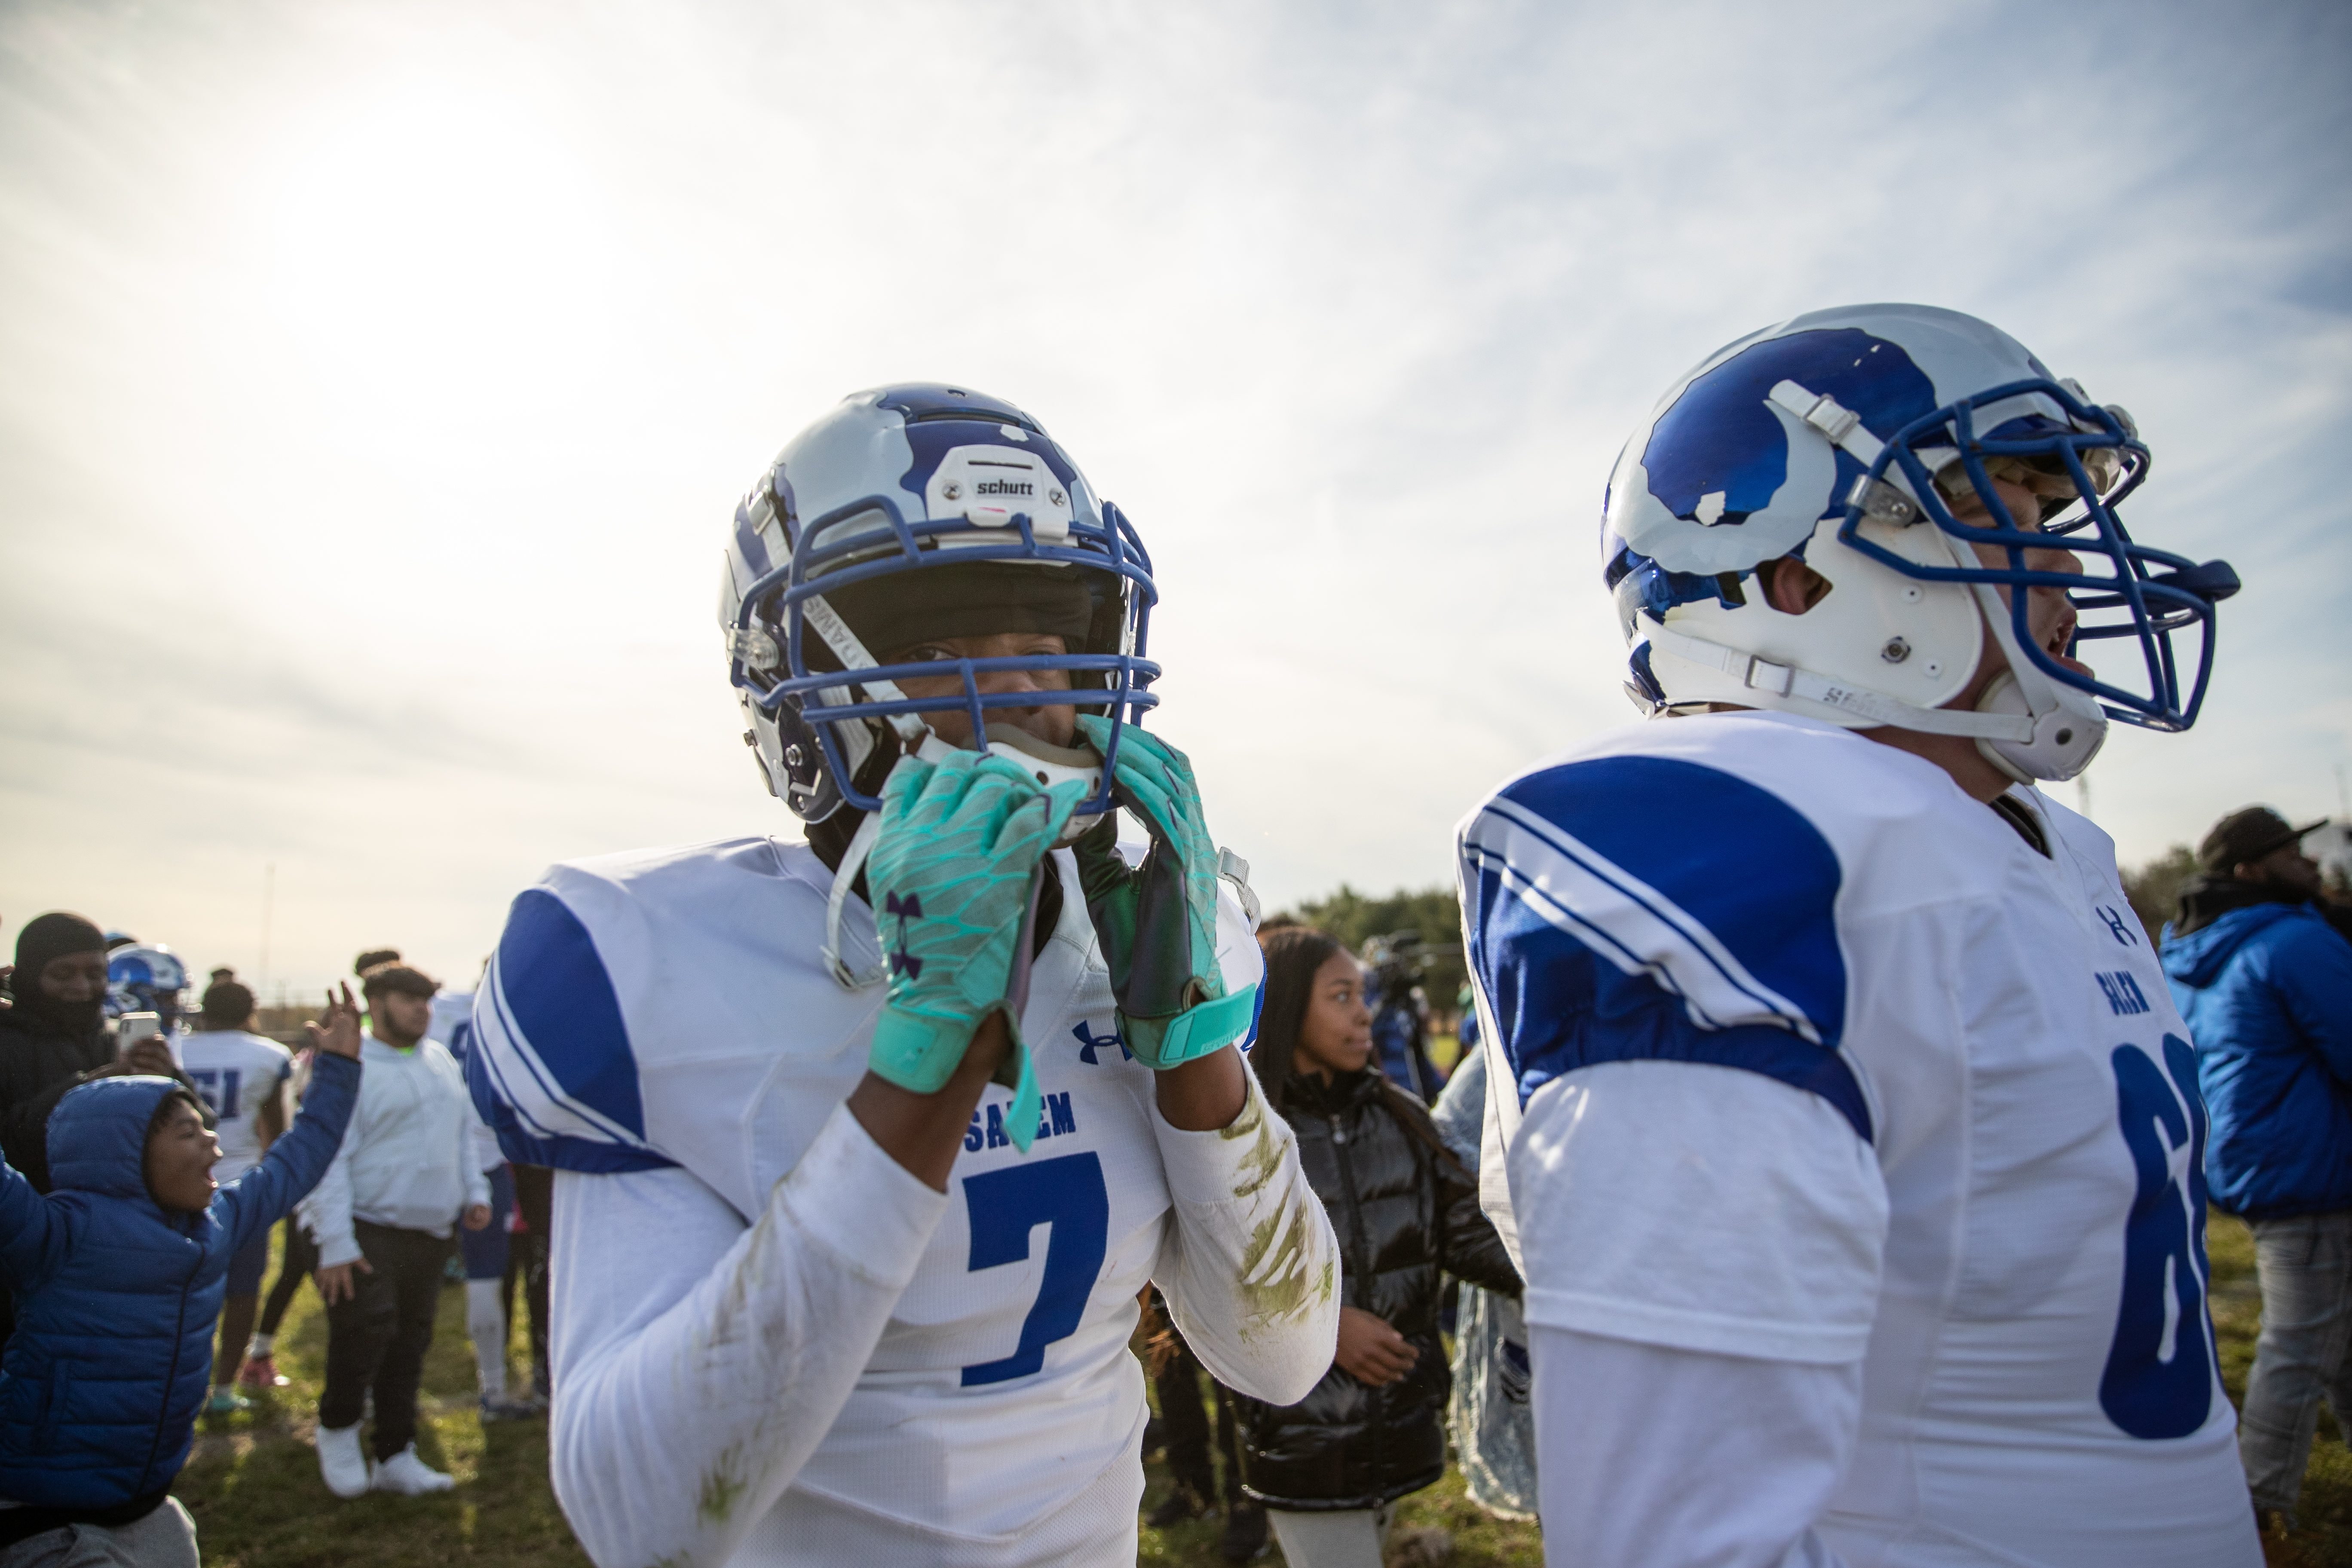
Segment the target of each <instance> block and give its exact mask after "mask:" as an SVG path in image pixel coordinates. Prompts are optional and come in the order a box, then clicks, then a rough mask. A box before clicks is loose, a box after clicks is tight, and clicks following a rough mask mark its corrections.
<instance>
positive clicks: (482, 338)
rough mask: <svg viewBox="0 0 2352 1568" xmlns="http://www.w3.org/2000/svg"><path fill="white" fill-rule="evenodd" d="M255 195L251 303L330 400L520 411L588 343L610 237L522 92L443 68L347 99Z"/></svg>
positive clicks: (403, 407)
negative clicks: (267, 240) (264, 222)
mask: <svg viewBox="0 0 2352 1568" xmlns="http://www.w3.org/2000/svg"><path fill="white" fill-rule="evenodd" d="M270 205H271V208H272V212H271V216H272V219H273V222H272V224H271V226H270V233H271V236H272V250H271V256H270V258H269V260H270V265H269V267H268V277H269V279H270V288H269V298H268V301H267V310H268V313H269V315H271V316H272V317H274V318H275V319H276V320H278V321H279V322H280V323H282V325H283V327H284V328H285V330H286V331H287V332H288V333H289V337H290V338H291V339H292V340H293V346H294V347H295V348H296V350H297V352H298V357H299V359H300V360H302V361H304V362H306V363H308V365H309V366H310V371H311V373H312V374H313V376H314V378H315V379H316V381H317V383H318V384H320V388H321V390H322V391H325V392H327V393H328V394H329V395H331V400H332V401H333V402H334V403H335V404H336V405H339V407H340V411H341V413H342V414H343V415H345V416H352V415H356V416H360V418H361V419H362V422H363V423H364V424H366V425H369V426H377V427H378V428H380V427H381V424H380V422H382V421H386V420H389V419H392V418H394V417H397V418H398V419H399V420H400V421H401V422H402V423H403V425H404V426H408V427H411V428H413V427H414V425H415V421H418V420H420V419H421V420H423V421H425V424H426V425H427V426H430V425H432V424H434V423H436V422H438V421H440V420H446V419H449V418H452V417H455V418H457V419H459V420H461V421H464V422H466V423H468V424H470V423H472V422H473V421H474V420H476V419H477V418H478V417H479V416H483V415H485V414H490V413H498V414H500V415H502V416H517V415H524V416H527V414H528V411H529V410H530V408H532V407H536V406H543V405H544V404H545V402H546V401H547V399H548V398H549V397H550V396H560V395H561V393H562V388H563V387H564V385H565V384H566V383H567V382H569V381H570V380H572V371H574V370H575V369H576V368H578V363H579V362H580V360H581V358H582V357H583V354H584V353H586V352H587V345H588V342H589V341H590V340H591V339H592V338H593V330H591V329H592V328H593V321H594V305H595V301H596V300H597V298H598V295H599V292H600V290H599V288H598V283H597V275H598V273H599V272H600V270H602V268H603V267H604V261H605V258H606V256H607V254H608V252H609V249H610V246H609V243H608V241H607V237H606V236H605V234H604V225H603V224H601V223H600V222H599V218H598V210H599V209H598V203H597V200H596V195H595V191H594V188H593V184H592V182H591V181H590V180H589V178H588V177H587V174H586V171H585V170H584V169H583V167H582V165H581V163H580V162H579V160H578V158H577V156H576V155H575V154H574V153H571V152H570V151H568V150H567V148H566V147H565V145H564V142H563V141H562V137H561V136H560V135H559V134H558V133H557V132H556V130H555V128H553V127H551V126H549V125H548V124H546V123H545V122H544V121H541V119H539V118H537V117H536V116H535V115H534V114H533V113H532V112H531V110H530V106H529V105H528V104H525V103H520V102H514V101H507V100H499V99H498V98H494V97H492V96H490V95H488V94H482V93H475V92H470V91H467V90H466V89H462V88H459V87H456V86H452V85H450V84H446V83H436V84H432V85H429V86H422V87H416V88H412V89H408V90H405V91H402V92H398V93H394V94H389V95H385V96H383V97H381V98H378V99H376V100H373V101H369V102H364V103H361V104H355V105H353V106H352V107H351V109H350V110H348V111H346V112H344V113H342V114H341V116H339V117H338V118H337V119H336V120H335V121H332V122H331V124H330V125H329V127H328V128H327V129H326V130H325V132H323V133H322V134H320V136H319V137H318V138H317V140H316V141H315V142H313V143H312V144H311V145H310V146H309V147H308V148H305V149H303V150H301V151H300V153H299V154H298V156H297V158H296V160H295V161H294V162H293V163H292V164H291V166H290V167H289V169H288V170H287V172H286V174H285V176H284V177H283V179H282V180H281V181H280V182H278V185H277V187H276V188H275V189H274V190H273V191H272V192H271V193H270Z"/></svg>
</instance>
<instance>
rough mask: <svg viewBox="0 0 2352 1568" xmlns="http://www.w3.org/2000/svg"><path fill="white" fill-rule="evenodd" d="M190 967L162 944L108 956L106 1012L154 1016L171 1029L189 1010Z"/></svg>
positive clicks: (140, 944)
mask: <svg viewBox="0 0 2352 1568" xmlns="http://www.w3.org/2000/svg"><path fill="white" fill-rule="evenodd" d="M187 1001H188V966H187V965H186V964H184V963H181V962H180V955H179V954H177V953H175V952H173V951H172V950H171V949H170V948H168V947H165V946H164V945H163V943H162V942H133V943H131V945H130V946H127V947H118V948H116V949H115V950H114V951H113V952H110V953H108V954H107V955H106V1010H107V1012H108V1013H110V1015H112V1016H116V1017H121V1016H122V1015H123V1014H125V1013H154V1014H158V1015H160V1016H162V1018H163V1026H164V1027H165V1028H167V1029H168V1028H170V1027H171V1026H172V1023H173V1020H174V1019H176V1018H178V1017H179V1016H180V1015H181V1013H182V1012H183V1011H184V1010H185V1009H186V1006H187Z"/></svg>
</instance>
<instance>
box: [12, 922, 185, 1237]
mask: <svg viewBox="0 0 2352 1568" xmlns="http://www.w3.org/2000/svg"><path fill="white" fill-rule="evenodd" d="M12 980H13V984H14V985H15V994H14V997H13V1000H12V1005H10V1006H9V1007H8V1009H7V1010H6V1011H5V1012H0V1152H5V1154H6V1155H7V1158H8V1163H10V1164H12V1165H14V1166H16V1169H17V1170H18V1171H20V1172H22V1173H24V1175H25V1178H26V1180H27V1181H29V1182H31V1183H32V1184H33V1187H34V1190H35V1191H37V1192H42V1193H46V1192H47V1191H48V1190H49V1158H48V1147H47V1144H48V1126H49V1112H51V1111H52V1110H56V1109H57V1106H58V1100H63V1099H64V1098H65V1097H66V1095H67V1094H68V1092H69V1091H71V1090H72V1089H77V1088H79V1086H81V1085H82V1084H85V1083H88V1082H89V1080H90V1079H98V1078H110V1077H113V1076H116V1075H118V1074H122V1073H152V1074H155V1075H157V1076H158V1077H162V1078H173V1079H180V1081H181V1082H182V1084H183V1085H185V1084H186V1082H187V1080H186V1079H184V1078H183V1077H182V1076H181V1074H180V1071H179V1068H178V1067H177V1066H176V1065H175V1064H174V1063H173V1060H172V1047H171V1046H170V1045H169V1044H168V1043H167V1042H166V1041H164V1040H163V1039H162V1038H161V1037H159V1036H158V1035H155V1034H150V1035H149V1036H147V1037H144V1038H137V1039H129V1040H118V1038H117V1037H116V1035H115V1033H114V1031H113V1030H111V1029H110V1028H109V1027H108V1026H107V1021H106V936H105V933H104V932H102V931H100V930H99V929H98V927H97V926H96V925H94V924H92V923H91V922H90V921H88V920H85V919H83V918H82V917H81V916H80V915H77V914H68V913H66V912H64V911H62V910H58V911H53V912H51V913H49V914H45V915H41V916H39V917H37V918H36V919H34V920H32V921H27V922H26V926H25V929H24V930H23V931H18V932H17V933H16V973H15V974H14V975H13V976H12Z"/></svg>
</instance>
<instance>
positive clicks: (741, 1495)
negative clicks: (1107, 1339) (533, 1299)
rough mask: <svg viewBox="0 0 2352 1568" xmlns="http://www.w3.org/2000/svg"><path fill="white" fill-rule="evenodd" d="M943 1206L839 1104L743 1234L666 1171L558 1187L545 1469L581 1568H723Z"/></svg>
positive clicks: (788, 1477)
mask: <svg viewBox="0 0 2352 1568" xmlns="http://www.w3.org/2000/svg"><path fill="white" fill-rule="evenodd" d="M947 1202H948V1200H947V1197H946V1195H945V1194H940V1193H935V1192H933V1191H932V1190H931V1189H930V1188H929V1187H928V1186H926V1185H924V1184H922V1183H921V1182H920V1181H919V1180H917V1179H916V1178H915V1177H914V1176H913V1175H911V1174H909V1173H908V1172H907V1171H906V1170H905V1169H903V1168H902V1167H901V1166H900V1165H899V1164H898V1163H897V1162H896V1161H894V1160H892V1159H891V1158H890V1157H889V1155H887V1154H886V1153H885V1152H883V1151H882V1150H881V1148H880V1146H879V1145H877V1143H876V1142H874V1140H873V1139H872V1138H871V1137H869V1136H868V1135H867V1134H866V1131H865V1129H863V1128H862V1127H860V1126H859V1125H858V1124H857V1121H856V1118H854V1117H853V1116H851V1115H850V1113H849V1110H848V1108H847V1107H845V1106H843V1107H837V1108H836V1109H835V1110H834V1112H833V1114H832V1116H831V1117H830V1118H829V1119H828V1120H827V1121H826V1122H825V1124H824V1128H823V1130H822V1131H819V1133H818V1134H817V1136H816V1138H815V1140H814V1142H812V1143H811V1144H810V1146H809V1148H808V1150H807V1151H806V1152H804V1153H803V1155H802V1156H801V1159H800V1162H799V1163H797V1164H796V1165H795V1166H794V1167H793V1170H792V1172H791V1173H789V1174H787V1175H786V1176H785V1177H784V1178H783V1179H782V1181H780V1182H778V1183H777V1184H776V1186H775V1189H774V1192H773V1193H772V1195H771V1196H770V1198H769V1200H768V1205H767V1207H766V1208H765V1209H764V1210H763V1211H762V1212H761V1215H760V1216H759V1218H758V1220H757V1222H756V1223H754V1224H752V1225H751V1226H745V1225H744V1223H743V1220H742V1218H741V1216H740V1215H738V1214H737V1213H736V1211H735V1210H734V1209H733V1207H731V1206H730V1205H729V1204H728V1203H727V1202H726V1200H725V1199H723V1198H721V1197H719V1195H718V1194H716V1193H714V1192H713V1191H711V1189H710V1188H709V1187H708V1186H706V1185H704V1184H702V1183H701V1182H700V1181H699V1180H698V1179H697V1178H696V1177H694V1176H692V1175H690V1174H688V1173H687V1172H685V1171H683V1170H676V1169H672V1170H657V1171H645V1172H634V1173H622V1174H611V1175H583V1174H578V1173H571V1172H560V1173H558V1174H557V1177H556V1182H555V1227H554V1228H555V1250H556V1256H555V1259H554V1268H553V1280H552V1300H551V1306H552V1312H553V1318H554V1324H553V1329H554V1335H553V1338H554V1343H553V1351H554V1357H555V1411H554V1430H553V1432H552V1434H551V1447H552V1453H551V1468H552V1469H553V1472H554V1478H555V1490H556V1496H557V1498H558V1499H559V1500H561V1501H562V1504H563V1511H564V1514H565V1516H566V1517H567V1518H568V1519H569V1520H570V1521H571V1523H572V1530H573V1531H575V1532H576V1533H577V1534H578V1536H579V1538H580V1542H581V1544H582V1545H583V1547H585V1548H586V1550H587V1552H588V1555H589V1556H590V1557H592V1558H593V1559H594V1560H595V1562H596V1563H599V1564H600V1565H601V1568H643V1565H644V1564H646V1563H673V1564H680V1565H683V1564H687V1563H703V1564H717V1563H723V1562H725V1561H726V1560H727V1558H728V1557H729V1555H730V1553H732V1552H734V1550H735V1548H736V1546H737V1545H738V1543H739V1542H741V1540H742V1539H743V1537H744V1535H745V1533H746V1532H747V1531H750V1530H751V1527H752V1526H753V1525H755V1524H757V1523H758V1522H759V1521H760V1520H761V1518H762V1517H763V1516H764V1515H765V1514H766V1513H767V1512H768V1510H770V1509H771V1508H772V1507H773V1506H774V1504H775V1502H776V1500H777V1499H778V1498H779V1497H781V1496H782V1493H783V1491H784V1489H786V1488H787V1487H789V1486H790V1485H791V1484H792V1481H793V1478H794V1477H795V1476H796V1475H797V1474H798V1473H799V1472H800V1468H801V1467H802V1466H803V1464H804V1463H806V1462H807V1459H808V1458H809V1456H810V1455H811V1454H812V1453H814V1451H815V1449H816V1447H817V1445H818V1444H819V1443H820V1442H821V1441H822V1440H823V1439H824V1435H825V1433H826V1431H827V1430H828V1429H829V1428H830V1427H831V1426H832V1425H833V1422H834V1419H835V1416H836V1415H838V1414H839V1413H840V1410H841V1407H842V1405H844V1404H845V1402H846V1401H847V1399H848V1397H849V1395H850V1393H851V1391H852V1389H853V1388H854V1387H855V1385H856V1381H857V1377H858V1374H859V1373H861V1372H862V1371H863V1370H864V1369H865V1367H866V1362H867V1361H868V1360H869V1359H870V1358H871V1356H872V1354H873V1352H874V1347H875V1344H876V1342H877V1341H878V1340H879V1339H880V1338H881V1335H882V1330H883V1327H884V1325H885V1324H886V1323H887V1321H889V1318H890V1314H891V1310H892V1309H893V1308H894V1307H895V1306H896V1304H897V1302H898V1296H899V1293H900V1292H901V1291H902V1290H904V1289H905V1288H906V1286H907V1282H908V1280H909V1279H912V1278H913V1276H914V1273H915V1268H916V1265H917V1264H918V1263H919V1261H920V1259H921V1258H922V1254H923V1249H924V1247H925V1246H926V1245H927V1244H928V1243H929V1239H930V1237H931V1233H932V1231H933V1230H934V1229H936V1228H937V1226H938V1225H939V1222H940V1215H942V1214H943V1213H944V1212H945V1210H946V1207H947Z"/></svg>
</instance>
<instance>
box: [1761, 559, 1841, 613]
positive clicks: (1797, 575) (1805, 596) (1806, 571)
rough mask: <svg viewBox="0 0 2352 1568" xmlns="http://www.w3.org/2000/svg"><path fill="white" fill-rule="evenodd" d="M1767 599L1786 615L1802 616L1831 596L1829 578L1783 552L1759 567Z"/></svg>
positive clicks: (1766, 601) (1767, 602) (1769, 603)
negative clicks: (1777, 557)
mask: <svg viewBox="0 0 2352 1568" xmlns="http://www.w3.org/2000/svg"><path fill="white" fill-rule="evenodd" d="M1756 579H1757V582H1758V583H1759V584H1761V585H1762V587H1763V589H1764V602H1765V603H1766V604H1768V605H1771V606H1772V607H1773V608H1774V609H1776V610H1778V611H1780V613H1781V614H1782V615H1784V616H1801V615H1803V614H1804V613H1805V612H1806V611H1807V610H1810V609H1811V608H1812V607H1813V606H1814V605H1818V604H1820V603H1821V602H1822V600H1823V599H1824V598H1826V597H1828V595H1829V591H1830V580H1829V579H1828V578H1826V577H1824V576H1822V574H1820V573H1818V572H1816V571H1814V570H1813V569H1812V568H1811V567H1810V566H1808V565H1806V564H1805V563H1803V562H1801V561H1800V560H1798V559H1797V558H1796V557H1795V556H1793V555H1783V556H1781V557H1780V559H1779V560H1778V561H1767V562H1765V563H1763V564H1762V565H1760V566H1759V567H1757V568H1756Z"/></svg>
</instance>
